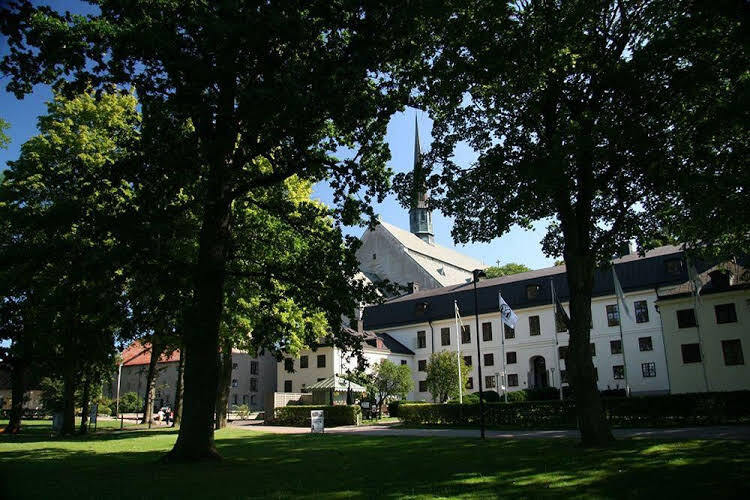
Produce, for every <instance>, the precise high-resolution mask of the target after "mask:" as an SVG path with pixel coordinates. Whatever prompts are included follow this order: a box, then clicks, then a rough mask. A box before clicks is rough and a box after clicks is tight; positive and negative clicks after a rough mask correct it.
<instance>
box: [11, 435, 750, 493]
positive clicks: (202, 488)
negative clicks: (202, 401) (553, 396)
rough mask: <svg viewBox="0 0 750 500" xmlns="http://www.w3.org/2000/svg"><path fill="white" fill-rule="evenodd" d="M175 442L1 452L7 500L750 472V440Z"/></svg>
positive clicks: (674, 478)
mask: <svg viewBox="0 0 750 500" xmlns="http://www.w3.org/2000/svg"><path fill="white" fill-rule="evenodd" d="M130 434H131V435H133V437H136V436H138V435H142V434H143V432H139V433H130ZM160 434H161V435H164V437H165V438H166V437H167V436H166V435H165V433H160ZM148 441H149V440H144V443H146V442H148ZM162 441H163V442H162ZM172 443H173V439H164V440H159V446H161V448H159V449H150V450H142V451H107V449H106V445H105V448H104V449H103V450H101V451H99V452H97V451H95V450H93V449H92V450H71V449H70V448H65V447H64V446H59V445H60V444H62V443H58V442H51V443H50V446H49V447H43V448H39V449H36V450H28V451H27V450H15V451H10V452H2V449H1V448H0V470H2V471H3V472H0V479H3V482H4V483H5V484H9V489H8V491H7V492H3V491H0V496H3V493H8V494H7V495H6V497H8V498H14V497H15V496H32V497H44V496H50V495H51V496H72V495H77V496H79V497H90V496H108V497H110V496H111V497H115V498H119V497H143V496H167V497H173V496H182V497H186V498H193V497H202V496H209V497H220V496H229V497H244V496H260V497H269V496H270V497H278V498H281V497H289V496H295V497H308V498H315V497H331V496H364V497H379V498H396V497H409V496H422V495H425V496H463V495H467V496H521V497H538V496H574V497H580V496H600V497H601V496H604V497H620V498H628V497H630V498H636V497H644V496H645V497H655V496H662V497H663V496H667V497H675V496H678V495H680V496H685V497H688V498H691V497H696V496H703V497H705V496H707V495H708V496H710V497H722V496H724V497H742V496H747V495H744V494H743V493H741V491H742V489H743V488H744V489H745V491H747V488H748V486H747V484H748V482H747V480H748V479H749V478H748V472H747V471H748V470H750V444H748V443H738V442H729V441H690V442H684V443H674V442H671V443H659V442H655V441H652V440H640V439H638V440H636V439H631V440H621V441H618V442H617V443H616V444H615V445H614V446H613V447H612V448H610V449H606V450H586V449H582V448H580V447H578V446H577V444H576V442H575V441H573V440H564V439H554V440H530V439H525V440H491V441H486V442H482V441H480V440H478V439H453V438H406V437H400V436H382V437H374V436H347V435H309V434H307V435H286V436H285V435H274V434H264V433H250V432H241V431H230V432H228V433H224V432H219V433H218V434H217V446H218V448H219V451H220V452H221V454H222V455H223V456H224V457H225V460H224V461H223V462H221V463H201V464H179V465H174V464H173V465H163V464H158V463H156V462H157V460H158V458H159V457H160V456H161V455H162V454H163V453H165V452H166V451H167V450H168V449H169V447H170V446H171V444H172ZM113 444H114V443H113ZM120 444H121V445H122V443H120ZM95 445H96V444H95V443H94V442H93V440H92V446H95ZM6 474H7V475H8V477H7V480H9V481H10V480H12V483H7V482H6V481H5V480H6V478H3V477H2V476H5V475H6ZM19 481H20V483H19ZM748 493H750V492H748Z"/></svg>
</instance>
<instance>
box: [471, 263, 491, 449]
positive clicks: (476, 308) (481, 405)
mask: <svg viewBox="0 0 750 500" xmlns="http://www.w3.org/2000/svg"><path fill="white" fill-rule="evenodd" d="M472 274H473V275H474V317H475V318H476V325H477V329H476V334H475V337H476V338H477V368H478V369H479V429H480V435H481V437H482V439H484V402H483V400H484V397H483V396H482V351H481V349H480V346H479V306H478V300H477V282H478V281H479V278H484V277H486V276H487V273H485V272H484V271H482V270H481V269H474V271H472Z"/></svg>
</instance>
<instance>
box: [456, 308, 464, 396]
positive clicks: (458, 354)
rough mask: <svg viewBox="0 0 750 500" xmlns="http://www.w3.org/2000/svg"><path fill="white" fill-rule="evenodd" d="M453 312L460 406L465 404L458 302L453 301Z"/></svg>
mask: <svg viewBox="0 0 750 500" xmlns="http://www.w3.org/2000/svg"><path fill="white" fill-rule="evenodd" d="M453 312H454V313H455V316H456V362H457V363H458V404H464V396H463V387H461V385H462V384H461V335H460V334H459V332H458V301H457V300H454V301H453Z"/></svg>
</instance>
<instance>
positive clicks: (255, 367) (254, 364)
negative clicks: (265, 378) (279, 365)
mask: <svg viewBox="0 0 750 500" xmlns="http://www.w3.org/2000/svg"><path fill="white" fill-rule="evenodd" d="M257 374H258V362H257V361H250V375H257Z"/></svg>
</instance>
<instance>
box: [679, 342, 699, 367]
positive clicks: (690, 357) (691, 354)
mask: <svg viewBox="0 0 750 500" xmlns="http://www.w3.org/2000/svg"><path fill="white" fill-rule="evenodd" d="M680 347H681V348H682V362H683V363H700V362H701V347H700V344H682V345H681V346H680Z"/></svg>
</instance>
